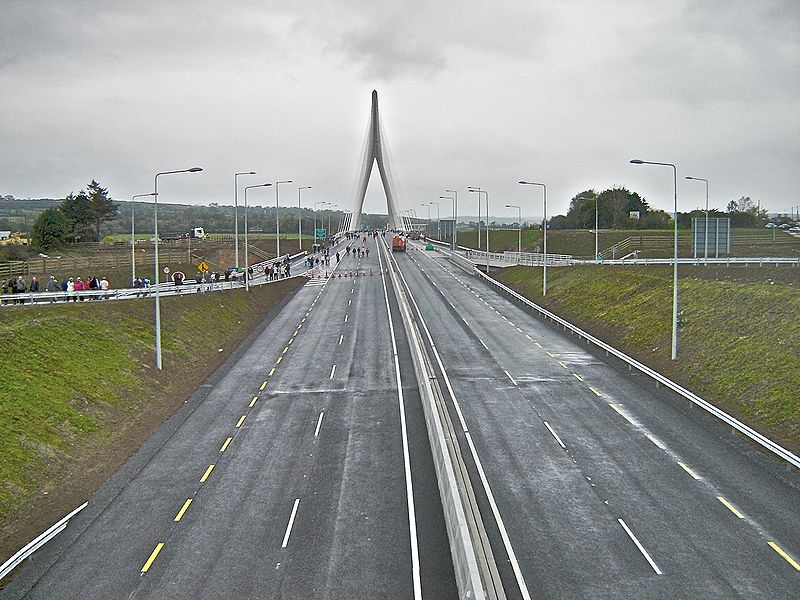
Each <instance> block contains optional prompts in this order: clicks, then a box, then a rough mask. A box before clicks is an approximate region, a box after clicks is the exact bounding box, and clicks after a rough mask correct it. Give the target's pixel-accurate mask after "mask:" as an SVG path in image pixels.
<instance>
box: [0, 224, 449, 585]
mask: <svg viewBox="0 0 800 600" xmlns="http://www.w3.org/2000/svg"><path fill="white" fill-rule="evenodd" d="M357 243H358V244H360V243H361V242H360V241H353V242H352V244H353V247H355V245H356V244H357ZM368 243H369V244H370V250H371V252H370V257H369V259H367V258H361V259H358V258H357V257H355V256H354V255H353V254H351V255H349V256H348V255H347V254H346V253H345V252H344V251H343V246H340V247H339V248H337V249H339V250H340V252H341V254H342V261H341V263H340V264H339V265H338V266H335V265H332V266H331V267H330V269H331V270H333V269H336V270H335V271H334V278H331V279H329V280H310V281H309V282H308V283H307V284H306V285H305V286H304V287H303V288H301V289H300V290H299V291H298V293H297V294H296V295H295V296H294V298H293V299H292V300H291V301H290V302H288V303H287V304H286V305H285V306H284V307H283V308H282V310H281V311H280V313H279V314H278V315H277V317H276V318H274V319H273V320H272V321H271V322H270V323H269V324H267V325H266V326H265V327H264V328H262V330H261V331H259V332H255V333H254V334H253V336H251V339H249V340H248V341H247V342H246V343H245V344H243V345H242V346H241V347H240V348H239V349H237V351H236V352H235V353H234V355H233V356H232V357H231V359H229V360H228V362H227V363H226V364H225V365H224V366H223V367H221V368H220V370H218V371H217V372H216V373H215V374H214V375H213V376H212V377H210V378H209V380H207V381H206V382H205V383H204V385H203V386H201V388H200V390H198V392H197V393H196V394H195V395H193V396H192V398H190V399H189V400H188V401H187V403H186V404H185V405H184V407H183V408H182V409H181V410H180V411H179V412H178V413H177V414H176V415H174V416H173V417H172V418H171V419H169V420H168V421H167V422H165V423H164V424H163V425H162V426H161V427H160V428H159V429H158V430H157V431H156V432H155V433H154V434H153V435H152V436H151V437H150V438H149V439H148V440H147V442H145V444H144V445H143V446H142V448H141V449H140V450H139V451H138V452H137V453H136V454H135V455H134V456H133V457H132V458H131V459H130V460H129V461H128V462H127V463H126V464H125V465H124V466H123V467H122V469H120V471H118V472H117V473H116V474H115V475H114V476H112V477H111V478H110V479H109V480H108V481H106V482H105V483H104V484H103V486H102V487H101V488H100V489H99V490H98V491H97V493H96V494H95V495H94V496H93V497H92V498H91V499H90V501H89V506H88V507H87V508H86V509H85V510H84V511H83V512H82V513H81V514H80V515H78V516H77V517H76V518H75V519H73V521H71V522H70V525H69V526H68V527H67V529H66V530H65V531H64V532H62V533H61V534H60V535H59V536H58V537H57V538H55V539H54V540H53V541H52V542H50V543H49V544H48V545H47V546H45V547H44V548H43V549H41V550H40V551H39V552H37V554H35V555H34V557H33V558H32V559H31V560H30V562H29V563H28V564H27V565H26V566H25V567H24V568H22V569H21V570H19V572H18V573H17V574H16V575H15V577H14V579H13V581H12V582H11V584H10V585H9V586H8V587H6V588H5V589H4V590H3V591H2V592H0V597H2V598H3V599H6V598H9V599H11V598H14V599H16V598H32V599H33V598H41V599H45V598H46V599H54V598H57V599H59V600H66V599H71V598H75V599H78V598H80V599H81V600H87V599H98V600H100V599H103V600H108V599H114V598H136V599H145V598H146V599H151V598H152V599H156V598H158V599H161V598H171V599H183V598H186V599H202V598H248V599H253V598H265V599H266V598H282V599H295V598H296V599H311V598H414V599H418V598H422V597H426V598H436V599H448V598H456V597H457V592H456V589H455V582H454V575H453V567H452V559H451V556H450V551H449V545H448V541H447V536H446V531H445V527H444V522H443V516H442V509H441V502H440V500H439V492H438V488H437V484H436V479H435V474H434V468H433V463H432V459H431V453H430V447H429V444H428V436H427V432H426V429H425V423H424V416H423V413H422V407H421V404H420V397H419V392H418V390H417V387H416V378H415V376H414V373H413V366H412V364H411V358H410V354H409V350H408V347H407V342H406V337H405V331H404V329H403V326H402V323H401V318H400V314H399V310H398V308H397V305H396V301H395V299H394V292H393V290H392V288H391V282H390V280H389V277H388V276H386V274H385V273H384V270H383V269H382V266H384V261H385V258H383V257H381V256H380V253H379V252H378V246H377V244H376V241H375V240H373V239H370V240H369V241H368ZM335 252H336V250H334V251H333V253H334V254H335ZM334 261H335V259H334ZM358 268H361V269H362V270H363V271H365V272H366V273H367V274H366V275H362V276H359V277H339V276H338V275H339V272H343V273H346V272H351V271H353V270H355V269H358ZM370 272H372V275H369V273H370ZM387 310H388V311H389V312H387ZM389 315H391V317H390V316H389ZM390 319H391V325H390ZM398 378H399V379H400V381H401V384H402V385H400V386H398V385H397V382H398Z"/></svg>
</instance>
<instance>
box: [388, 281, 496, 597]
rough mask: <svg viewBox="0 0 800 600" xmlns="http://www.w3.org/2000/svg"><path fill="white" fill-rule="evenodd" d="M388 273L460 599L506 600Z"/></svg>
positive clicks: (417, 339)
mask: <svg viewBox="0 0 800 600" xmlns="http://www.w3.org/2000/svg"><path fill="white" fill-rule="evenodd" d="M388 271H389V275H390V278H391V281H392V287H393V289H394V291H395V296H396V298H397V304H398V306H399V308H400V313H401V315H402V318H403V324H404V329H405V331H406V336H407V338H408V343H409V348H410V350H411V358H412V362H413V364H414V372H415V375H416V379H417V384H418V386H419V391H420V397H421V399H422V406H423V412H424V414H425V422H426V428H427V430H428V438H429V440H430V444H431V453H432V455H433V462H434V466H435V469H436V479H437V482H438V486H439V494H440V497H441V500H442V509H443V512H444V517H445V524H446V527H447V535H448V539H449V541H450V552H451V555H452V558H453V567H454V572H455V576H456V585H457V586H458V590H459V596H460V597H461V598H470V599H473V598H474V599H475V600H484V599H487V600H492V599H504V598H505V594H504V592H503V591H502V587H500V583H499V581H497V582H493V581H492V570H491V569H490V568H489V565H488V564H487V559H486V555H487V554H488V555H491V548H489V547H488V543H486V544H484V543H483V540H482V537H483V536H481V530H480V528H479V526H478V525H477V523H476V522H475V520H476V518H477V520H480V513H479V511H478V507H477V503H476V502H475V499H474V494H469V493H468V491H467V486H470V487H471V483H470V482H469V480H468V479H467V480H465V479H464V477H465V475H466V474H467V470H466V466H465V465H463V464H460V465H459V464H458V461H459V460H460V453H457V452H455V449H454V447H453V444H454V442H455V438H454V436H452V433H451V435H449V436H448V435H447V434H446V433H445V425H444V423H443V416H446V414H447V413H446V408H445V407H444V401H443V398H442V397H441V392H440V391H439V387H438V382H437V381H436V375H435V373H434V372H433V370H432V368H431V367H430V363H429V361H428V358H427V356H426V352H425V349H424V346H423V344H422V342H421V339H422V336H421V335H420V333H419V330H418V328H417V324H416V321H415V319H414V316H413V313H412V312H411V309H410V307H409V304H408V300H407V298H406V295H405V292H404V291H403V288H402V287H401V284H400V281H399V280H398V277H397V274H396V273H395V271H394V268H393V267H390V268H389V269H388ZM437 394H438V395H437ZM451 431H452V430H451ZM462 463H463V461H462ZM465 507H466V508H465ZM481 525H482V524H481ZM478 547H480V550H479V549H478ZM492 561H493V558H492ZM485 581H487V582H488V584H486V583H484V582H485ZM498 588H499V590H498ZM487 589H488V593H487ZM497 591H499V594H498V593H497Z"/></svg>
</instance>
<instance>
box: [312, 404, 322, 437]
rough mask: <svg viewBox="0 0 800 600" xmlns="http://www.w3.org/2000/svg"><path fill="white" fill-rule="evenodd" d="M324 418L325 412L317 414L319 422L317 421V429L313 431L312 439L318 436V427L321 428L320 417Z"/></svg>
mask: <svg viewBox="0 0 800 600" xmlns="http://www.w3.org/2000/svg"><path fill="white" fill-rule="evenodd" d="M324 416H325V411H324V410H323V411H322V412H321V413H319V420H317V428H316V429H315V430H314V437H318V436H319V428H320V426H322V417H324Z"/></svg>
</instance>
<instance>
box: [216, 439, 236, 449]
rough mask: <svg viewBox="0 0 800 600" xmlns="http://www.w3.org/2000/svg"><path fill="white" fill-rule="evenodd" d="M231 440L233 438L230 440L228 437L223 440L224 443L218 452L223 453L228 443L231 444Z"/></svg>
mask: <svg viewBox="0 0 800 600" xmlns="http://www.w3.org/2000/svg"><path fill="white" fill-rule="evenodd" d="M232 439H233V438H230V437H229V438H228V439H227V440H225V443H224V444H222V448H220V449H219V451H220V452H225V448H227V447H228V444H230V443H231V440H232Z"/></svg>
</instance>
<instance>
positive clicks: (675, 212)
mask: <svg viewBox="0 0 800 600" xmlns="http://www.w3.org/2000/svg"><path fill="white" fill-rule="evenodd" d="M631 164H634V165H660V166H663V167H672V186H673V190H674V194H675V204H674V207H673V210H672V219H673V221H674V222H675V251H674V256H673V260H672V263H673V269H672V271H673V275H672V360H675V359H676V358H677V357H678V168H677V167H676V166H675V165H673V164H672V163H664V162H652V161H649V160H639V159H638V158H637V159H634V160H632V161H631Z"/></svg>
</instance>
